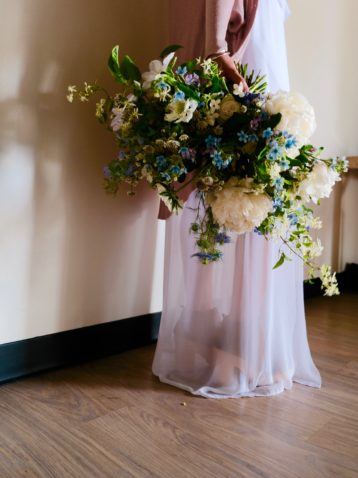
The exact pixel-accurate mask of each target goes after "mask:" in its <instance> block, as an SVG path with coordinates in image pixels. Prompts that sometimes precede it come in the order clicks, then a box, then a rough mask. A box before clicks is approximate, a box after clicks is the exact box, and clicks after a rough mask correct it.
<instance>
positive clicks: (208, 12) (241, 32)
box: [158, 0, 259, 219]
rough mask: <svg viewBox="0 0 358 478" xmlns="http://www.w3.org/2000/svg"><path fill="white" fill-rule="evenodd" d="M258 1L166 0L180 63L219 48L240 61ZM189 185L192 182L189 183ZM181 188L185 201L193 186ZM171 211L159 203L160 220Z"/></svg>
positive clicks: (165, 217) (172, 38)
mask: <svg viewBox="0 0 358 478" xmlns="http://www.w3.org/2000/svg"><path fill="white" fill-rule="evenodd" d="M258 1H259V0H169V37H170V44H179V45H182V46H183V48H182V49H180V50H178V52H177V54H178V60H179V62H182V61H185V60H189V59H191V58H197V57H199V56H200V57H202V58H205V57H207V56H208V55H210V54H213V53H215V52H218V51H219V50H221V49H223V48H224V49H228V50H229V52H230V54H231V56H232V57H233V58H234V59H236V60H240V59H241V57H242V54H243V52H244V49H245V46H246V44H247V41H248V39H249V33H250V31H251V28H252V25H253V23H254V19H255V13H256V10H257V5H258ZM190 186H191V185H190ZM190 186H188V187H187V188H185V189H184V190H183V196H182V199H184V200H186V199H187V197H188V195H189V193H190V192H191V191H192V190H193V189H194V188H195V185H193V186H192V187H190ZM169 216H170V212H169V211H168V209H167V208H166V206H165V205H164V204H163V203H162V202H161V203H160V209H159V216H158V217H159V219H167V218H168V217H169Z"/></svg>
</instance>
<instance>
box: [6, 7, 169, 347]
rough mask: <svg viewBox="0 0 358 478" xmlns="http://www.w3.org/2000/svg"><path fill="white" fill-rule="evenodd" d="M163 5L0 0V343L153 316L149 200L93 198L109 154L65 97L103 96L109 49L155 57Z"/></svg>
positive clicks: (88, 119) (158, 268)
mask: <svg viewBox="0 0 358 478" xmlns="http://www.w3.org/2000/svg"><path fill="white" fill-rule="evenodd" d="M164 3H165V2H163V1H161V0H151V1H150V2H148V1H146V0H137V1H136V2H130V1H125V0H104V1H102V2H95V1H91V0H90V1H89V0H60V1H59V0H0V12H1V17H0V18H1V20H0V22H1V28H0V58H1V75H0V110H1V113H0V264H1V265H0V343H6V342H11V341H15V340H21V339H25V338H29V337H33V336H37V335H44V334H48V333H53V332H57V331H62V330H67V329H73V328H77V327H81V326H84V325H90V324H94V323H99V322H106V321H111V320H117V319H121V318H125V317H132V316H136V315H140V314H145V313H148V312H154V311H159V310H161V287H162V277H161V275H162V264H161V258H162V249H163V244H161V243H160V241H157V236H158V229H157V221H156V213H157V207H158V203H157V199H156V197H155V195H154V194H153V192H152V191H151V190H149V188H144V189H143V190H142V191H141V192H140V193H139V194H138V197H136V198H134V199H131V198H129V197H127V195H126V193H125V192H122V193H120V194H119V195H118V197H116V198H113V197H111V196H108V195H106V194H105V193H104V191H103V189H102V167H103V166H104V165H105V164H106V162H108V161H109V160H110V159H111V158H112V157H113V155H115V154H116V148H115V146H114V145H112V144H111V136H110V135H109V133H108V132H107V131H105V129H104V128H101V126H100V125H99V124H98V123H97V122H96V120H95V117H94V114H92V111H93V106H94V105H93V106H90V105H82V104H75V105H70V104H69V103H68V102H66V100H65V94H66V87H67V85H68V84H73V83H79V82H81V81H83V80H94V79H98V80H99V81H100V83H102V84H103V85H105V86H106V87H107V88H108V89H111V90H113V88H114V87H115V85H114V82H113V81H112V78H111V77H110V74H109V73H107V70H106V62H107V58H108V55H109V53H110V50H111V48H112V46H113V45H115V44H119V45H120V47H121V51H122V52H128V53H129V54H130V55H132V56H133V57H134V58H135V59H137V60H138V62H139V64H140V65H141V67H144V66H145V65H146V63H147V62H148V60H149V59H152V58H153V57H155V56H157V55H158V54H159V52H160V51H161V49H162V47H163V45H165V44H166V30H165V21H164V18H165V15H166V11H165V8H164V7H165V5H164ZM161 237H162V235H161ZM156 244H157V246H158V247H157V249H156ZM156 251H157V256H155V253H156Z"/></svg>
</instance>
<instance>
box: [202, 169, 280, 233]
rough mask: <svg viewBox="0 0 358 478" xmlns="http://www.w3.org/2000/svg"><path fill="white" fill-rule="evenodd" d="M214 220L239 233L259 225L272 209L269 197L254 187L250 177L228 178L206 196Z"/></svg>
mask: <svg viewBox="0 0 358 478" xmlns="http://www.w3.org/2000/svg"><path fill="white" fill-rule="evenodd" d="M208 202H209V204H210V206H211V209H212V212H213V215H214V218H215V220H216V221H217V222H218V223H219V224H220V225H221V226H224V227H226V228H227V229H229V230H231V231H235V232H237V233H239V234H242V233H244V232H249V231H252V229H254V227H257V226H259V225H260V224H261V223H262V221H263V220H264V219H266V217H267V215H268V213H269V212H271V211H272V209H273V207H272V201H271V199H270V197H269V196H268V195H267V194H266V193H263V192H260V191H257V190H255V188H254V185H253V181H252V179H251V178H246V179H244V180H241V181H237V180H236V179H235V178H231V179H229V181H228V182H227V183H226V184H225V186H224V188H223V189H222V190H220V191H218V192H216V193H212V194H211V195H209V197H208Z"/></svg>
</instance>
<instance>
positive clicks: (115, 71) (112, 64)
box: [108, 45, 126, 83]
mask: <svg viewBox="0 0 358 478" xmlns="http://www.w3.org/2000/svg"><path fill="white" fill-rule="evenodd" d="M118 49H119V47H118V45H116V46H115V47H113V48H112V52H111V54H110V56H109V58H108V68H109V71H110V72H111V74H112V75H113V76H114V78H115V79H116V81H118V82H119V83H125V82H126V81H125V79H124V78H123V76H122V74H121V71H120V66H119V58H118Z"/></svg>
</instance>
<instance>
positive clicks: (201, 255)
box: [192, 251, 223, 262]
mask: <svg viewBox="0 0 358 478" xmlns="http://www.w3.org/2000/svg"><path fill="white" fill-rule="evenodd" d="M222 255H223V253H222V252H220V251H217V252H216V253H215V254H209V253H208V252H196V253H195V254H193V255H192V257H197V258H198V259H200V260H201V261H204V262H214V261H216V260H218V259H220V258H221V257H222Z"/></svg>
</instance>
